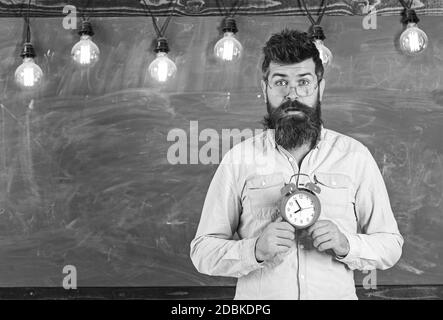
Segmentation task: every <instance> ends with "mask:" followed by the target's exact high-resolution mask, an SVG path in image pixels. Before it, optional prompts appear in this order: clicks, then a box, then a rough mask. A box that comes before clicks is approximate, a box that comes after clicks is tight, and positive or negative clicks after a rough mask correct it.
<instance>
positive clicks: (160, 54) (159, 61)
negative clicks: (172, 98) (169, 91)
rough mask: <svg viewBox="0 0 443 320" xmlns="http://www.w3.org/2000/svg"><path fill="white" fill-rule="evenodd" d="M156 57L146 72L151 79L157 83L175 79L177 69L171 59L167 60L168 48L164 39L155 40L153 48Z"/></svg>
mask: <svg viewBox="0 0 443 320" xmlns="http://www.w3.org/2000/svg"><path fill="white" fill-rule="evenodd" d="M155 52H156V53H157V57H156V58H155V59H154V61H152V62H151V64H150V65H149V68H148V71H149V74H150V75H151V77H152V78H154V79H155V80H156V81H158V82H166V81H168V80H169V79H172V78H174V77H175V74H176V73H177V67H176V65H175V63H174V61H172V60H171V59H169V58H168V52H169V46H168V42H167V40H166V39H165V38H158V39H157V47H156V48H155Z"/></svg>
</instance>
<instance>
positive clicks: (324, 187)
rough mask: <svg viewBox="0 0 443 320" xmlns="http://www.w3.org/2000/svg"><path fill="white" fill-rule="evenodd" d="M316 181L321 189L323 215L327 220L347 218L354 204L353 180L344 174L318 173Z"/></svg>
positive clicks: (319, 195)
mask: <svg viewBox="0 0 443 320" xmlns="http://www.w3.org/2000/svg"><path fill="white" fill-rule="evenodd" d="M314 180H315V183H317V184H318V186H319V187H320V189H321V191H320V193H319V194H318V197H319V198H320V203H321V206H322V213H321V215H322V216H323V217H325V218H328V217H333V218H337V217H341V218H344V217H346V215H347V214H348V211H349V210H350V207H351V203H352V201H351V190H352V180H351V178H350V177H349V176H348V175H346V174H342V173H323V172H317V173H315V174H314Z"/></svg>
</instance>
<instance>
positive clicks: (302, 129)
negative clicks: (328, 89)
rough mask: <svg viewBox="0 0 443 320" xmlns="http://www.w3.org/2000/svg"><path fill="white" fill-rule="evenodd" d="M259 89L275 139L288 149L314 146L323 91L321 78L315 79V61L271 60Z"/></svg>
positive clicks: (267, 121) (317, 133) (267, 120)
mask: <svg viewBox="0 0 443 320" xmlns="http://www.w3.org/2000/svg"><path fill="white" fill-rule="evenodd" d="M297 87H298V88H297ZM308 87H310V89H309V90H308V89H307V88H308ZM262 90H263V94H264V96H265V98H266V105H267V110H268V115H267V116H266V117H265V120H264V124H265V127H266V128H268V129H275V138H276V142H277V143H278V144H279V145H281V146H283V147H284V148H285V149H288V150H290V149H294V148H297V147H299V146H301V145H303V144H306V143H310V144H311V146H313V145H314V144H315V142H316V141H317V139H318V137H319V134H320V130H321V123H322V122H321V111H320V101H321V98H322V95H323V90H324V80H321V81H320V82H318V79H317V76H316V74H315V64H314V61H313V60H312V59H307V60H305V61H302V62H300V63H295V64H290V65H280V64H276V63H273V62H271V64H270V66H269V74H268V78H267V82H265V81H262Z"/></svg>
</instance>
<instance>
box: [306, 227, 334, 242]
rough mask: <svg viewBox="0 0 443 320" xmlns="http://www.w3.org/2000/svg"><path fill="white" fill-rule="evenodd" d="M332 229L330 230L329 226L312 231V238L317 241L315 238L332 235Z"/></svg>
mask: <svg viewBox="0 0 443 320" xmlns="http://www.w3.org/2000/svg"><path fill="white" fill-rule="evenodd" d="M330 231H331V230H330V228H329V225H327V226H323V227H320V228H318V229H315V230H314V231H312V233H311V238H312V239H315V238H317V237H319V236H322V235H324V234H327V233H330Z"/></svg>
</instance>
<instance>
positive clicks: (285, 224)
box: [275, 221, 295, 232]
mask: <svg viewBox="0 0 443 320" xmlns="http://www.w3.org/2000/svg"><path fill="white" fill-rule="evenodd" d="M275 228H276V229H277V230H287V231H292V232H295V228H294V226H293V225H292V224H290V223H289V222H286V221H284V222H277V223H276V224H275Z"/></svg>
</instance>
